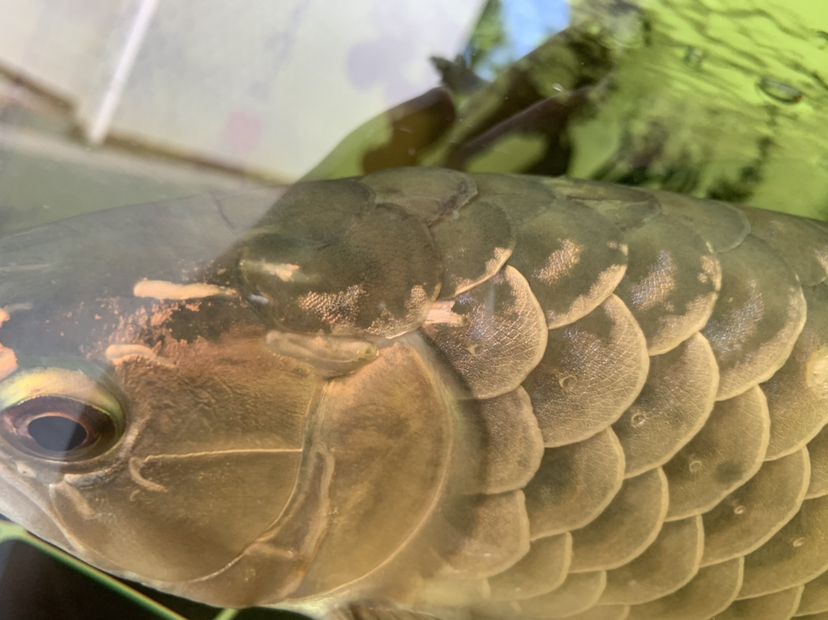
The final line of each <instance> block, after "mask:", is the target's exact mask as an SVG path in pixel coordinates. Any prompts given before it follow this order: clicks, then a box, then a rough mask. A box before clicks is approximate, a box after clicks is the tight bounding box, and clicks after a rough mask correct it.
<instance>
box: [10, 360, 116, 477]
mask: <svg viewBox="0 0 828 620" xmlns="http://www.w3.org/2000/svg"><path fill="white" fill-rule="evenodd" d="M0 406H2V409H0V434H2V436H3V437H4V438H5V439H6V440H8V441H9V443H11V444H12V445H14V447H15V448H17V449H18V450H21V451H23V452H25V453H27V454H29V455H31V456H35V457H38V458H42V459H47V460H52V461H60V462H69V461H72V462H74V461H80V460H85V459H90V458H93V457H95V456H98V455H99V454H102V453H103V452H105V451H107V450H108V449H109V448H111V447H112V446H113V445H114V444H115V443H117V441H118V439H119V438H120V435H121V433H122V430H123V415H122V411H121V407H120V405H119V404H118V401H117V399H115V398H114V397H113V396H112V395H111V394H110V393H109V392H108V391H107V390H106V389H105V388H104V387H102V386H100V385H99V384H97V383H96V382H94V381H92V380H91V379H90V378H89V377H88V376H87V375H85V374H83V373H81V372H78V371H72V370H64V369H53V368H52V369H39V370H33V371H24V372H22V373H20V374H19V375H13V376H12V377H11V378H10V379H9V380H7V382H6V383H4V384H3V385H2V386H0Z"/></svg>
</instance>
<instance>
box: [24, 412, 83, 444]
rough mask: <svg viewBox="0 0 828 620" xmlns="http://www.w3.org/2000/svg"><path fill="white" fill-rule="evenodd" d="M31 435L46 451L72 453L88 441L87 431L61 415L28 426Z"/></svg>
mask: <svg viewBox="0 0 828 620" xmlns="http://www.w3.org/2000/svg"><path fill="white" fill-rule="evenodd" d="M27 428H28V431H29V435H30V436H31V438H32V439H34V440H35V441H36V442H37V444H38V445H39V446H40V447H41V448H43V449H44V450H49V451H51V452H70V451H72V450H74V449H76V448H78V447H80V446H81V445H83V442H84V441H86V438H87V434H86V429H85V428H84V427H83V426H82V425H81V424H78V423H77V422H75V421H74V420H70V419H67V418H65V417H63V416H60V415H45V416H43V417H40V418H35V419H34V420H32V421H31V422H29V424H28V427H27Z"/></svg>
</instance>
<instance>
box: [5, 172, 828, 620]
mask: <svg viewBox="0 0 828 620" xmlns="http://www.w3.org/2000/svg"><path fill="white" fill-rule="evenodd" d="M826 278H828V231H826V228H825V227H824V226H823V225H822V224H820V223H816V222H812V221H807V220H803V219H797V218H794V217H791V216H785V215H781V214H773V213H770V212H764V211H756V210H751V209H749V208H742V207H735V206H731V205H728V204H724V203H717V202H712V201H703V200H697V199H693V198H688V197H684V196H679V195H674V194H670V193H664V192H659V191H649V190H642V189H632V188H624V187H620V186H613V185H605V184H598V183H589V182H577V181H570V180H566V179H560V178H541V177H523V176H510V175H498V174H491V175H468V174H463V173H459V172H454V171H448V170H442V169H427V168H417V169H414V168H411V169H397V170H388V171H383V172H379V173H376V174H372V175H369V176H367V177H362V178H353V179H344V180H338V181H326V182H311V183H304V184H298V185H296V186H294V187H293V188H291V189H290V190H288V191H287V192H286V193H285V194H284V195H283V196H282V197H281V198H280V199H279V200H278V201H277V202H276V204H275V206H273V207H272V208H268V207H267V206H265V204H264V203H263V201H261V200H259V201H257V200H242V199H240V198H239V199H235V200H234V199H231V200H225V201H216V200H213V199H209V198H195V199H190V200H184V201H179V202H176V203H167V204H152V205H143V206H137V207H129V208H123V209H115V210H112V211H109V212H105V213H98V214H95V215H91V216H84V217H80V218H75V219H71V220H67V221H65V222H62V223H59V224H53V225H50V226H46V227H43V228H38V229H33V230H30V231H27V232H22V233H18V234H16V235H13V236H9V237H6V238H3V239H1V240H0V307H2V308H3V310H2V311H0V322H1V323H2V325H0V343H1V344H2V348H0V410H1V411H0V512H3V513H5V514H7V515H9V516H10V517H11V518H12V519H14V520H15V521H17V522H19V523H20V524H22V525H24V526H25V527H27V528H29V529H30V530H31V531H32V532H34V533H36V534H37V535H39V536H41V537H43V538H45V539H47V540H49V541H51V542H53V543H54V544H56V545H58V546H60V547H62V548H64V549H66V550H68V551H69V552H70V553H72V554H75V555H77V556H78V557H80V558H82V559H84V560H86V561H88V562H90V563H91V564H93V565H95V566H98V567H100V568H102V569H104V570H106V571H110V572H112V573H115V574H117V575H121V576H124V577H127V578H130V579H135V580H139V581H141V582H144V583H146V584H149V585H151V586H153V587H155V588H158V589H160V590H164V591H168V592H172V593H175V594H178V595H181V596H185V597H189V598H192V599H196V600H200V601H205V602H207V603H211V604H214V605H219V606H232V607H242V606H253V605H264V606H274V607H280V608H286V609H293V610H298V611H302V612H304V613H307V614H309V615H311V616H314V617H319V618H322V617H329V618H378V619H387V618H420V617H435V618H445V619H452V618H481V619H483V618H527V619H534V618H564V617H566V618H578V619H581V620H583V619H587V618H589V619H601V620H612V619H615V618H619V619H620V618H629V619H643V618H651V619H665V618H682V619H687V618H699V619H702V618H712V617H714V616H715V617H716V618H718V619H720V620H722V619H725V618H727V619H731V618H751V619H762V618H788V617H791V616H792V615H793V614H794V613H796V614H798V615H801V614H807V613H816V612H823V611H826V610H828V572H826V571H828V433H826V432H823V431H822V429H823V426H824V424H825V423H826V421H828V288H826Z"/></svg>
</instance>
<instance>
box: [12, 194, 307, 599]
mask: <svg viewBox="0 0 828 620" xmlns="http://www.w3.org/2000/svg"><path fill="white" fill-rule="evenodd" d="M208 202H209V201H208ZM184 207H185V208H182V209H179V211H180V213H178V215H179V216H183V215H186V216H187V218H184V219H182V217H178V218H172V219H170V220H168V221H170V222H173V223H171V224H170V225H171V226H172V227H173V228H176V227H178V228H181V227H182V226H185V223H186V222H187V221H188V220H199V221H200V226H199V229H198V230H200V231H202V233H201V234H200V237H199V238H200V240H201V241H202V242H205V247H203V248H201V249H199V250H198V254H200V255H195V254H194V253H193V252H192V251H189V250H188V249H187V248H184V247H182V246H183V245H187V244H182V243H181V242H175V240H174V239H173V238H172V237H174V236H176V235H181V234H186V233H187V232H188V231H185V230H177V231H175V232H173V233H172V237H171V235H169V234H168V233H166V232H158V233H155V234H154V235H153V237H156V239H157V236H158V235H160V236H161V237H163V240H161V239H157V240H156V241H148V239H152V237H148V236H141V235H140V234H138V236H135V233H136V229H135V228H134V224H136V223H138V222H146V221H148V216H152V218H157V217H158V216H159V215H163V214H162V213H160V212H159V211H158V209H152V208H149V209H146V208H145V209H144V210H143V211H144V212H143V215H142V214H141V213H140V211H141V209H138V211H139V213H135V212H132V213H131V214H130V215H129V216H127V219H126V220H124V219H123V217H124V214H123V213H114V212H113V213H108V214H100V215H99V216H98V219H97V220H95V219H94V218H92V217H90V218H87V219H85V220H84V221H75V222H73V223H70V224H60V225H56V226H53V227H45V228H42V229H37V230H33V231H30V232H28V233H23V234H21V235H17V236H13V237H10V238H8V239H7V240H4V242H3V244H2V249H0V254H2V255H3V264H4V266H5V269H6V271H7V273H6V275H5V276H4V278H3V281H2V284H0V289H2V292H1V293H0V296H2V298H3V303H2V305H3V307H4V308H5V309H4V310H3V311H2V313H0V321H1V322H2V327H1V329H2V333H3V335H2V343H3V344H2V347H3V348H2V359H3V363H2V365H0V366H2V368H0V411H2V414H0V512H3V513H4V514H6V515H8V516H9V517H10V518H12V519H13V520H15V521H16V522H19V523H21V524H22V525H24V526H25V527H27V528H28V529H30V530H31V531H32V532H33V533H35V534H37V535H39V536H42V537H43V538H45V539H47V540H50V541H52V542H54V543H56V544H58V545H59V546H61V547H63V548H65V549H67V550H68V551H70V552H72V553H73V554H75V555H78V556H79V557H81V558H83V559H86V560H89V561H91V562H93V563H94V564H96V565H98V566H100V567H102V568H104V569H107V570H110V571H113V572H115V573H118V574H122V575H126V576H128V577H132V578H136V579H140V580H142V581H152V582H156V583H170V584H183V583H186V582H189V581H193V580H199V579H203V578H204V577H206V576H208V575H210V574H212V573H216V572H220V571H221V570H222V569H226V567H227V566H228V565H229V564H232V563H233V561H234V560H236V561H237V560H238V558H239V556H240V555H242V554H243V553H244V551H245V549H246V548H248V547H249V546H250V545H251V544H253V543H254V542H255V540H256V539H257V537H259V536H260V535H262V534H263V533H265V532H266V531H267V530H268V528H269V527H271V526H272V525H273V524H274V523H275V522H276V521H277V520H278V517H279V516H280V514H281V513H282V512H283V511H284V510H285V508H286V506H287V504H288V500H289V498H290V497H291V496H292V494H293V493H294V489H295V487H296V485H297V478H298V475H299V470H300V465H301V462H302V460H303V455H304V450H303V448H304V444H305V436H306V427H307V423H308V413H309V411H310V410H311V409H312V404H313V402H314V401H315V399H317V398H318V396H319V391H320V388H321V385H322V379H321V377H320V376H319V375H318V374H317V373H315V372H314V371H313V369H312V368H311V367H310V366H309V365H308V364H306V363H303V362H301V361H297V360H295V359H291V358H290V357H287V356H284V355H280V354H278V353H276V352H274V351H273V350H272V348H269V347H268V344H267V341H266V338H265V333H266V329H265V327H264V326H263V325H262V323H261V321H260V320H259V319H258V317H257V316H256V314H255V313H254V312H253V311H252V310H251V308H250V306H249V304H246V303H245V302H244V301H243V300H240V299H239V298H238V296H236V295H235V294H234V293H232V292H228V291H226V290H224V289H220V288H218V287H206V289H204V288H203V287H202V290H201V291H199V290H198V286H199V285H195V289H194V288H193V287H192V286H190V288H187V285H183V286H182V285H178V289H176V290H177V292H176V290H173V292H172V293H170V292H169V291H166V292H165V291H164V290H161V291H160V292H158V291H155V292H154V291H153V290H152V287H153V281H150V280H146V279H144V276H146V275H149V276H152V275H156V276H158V275H162V274H161V272H163V271H166V272H167V273H166V276H168V279H177V280H178V281H179V282H180V281H186V276H185V275H184V274H185V273H189V272H192V271H194V269H195V267H196V266H197V264H198V263H199V262H200V261H201V258H203V257H209V256H210V254H211V251H212V252H213V253H215V252H218V251H219V250H220V249H221V246H222V245H224V242H225V241H226V242H229V241H230V240H231V239H230V238H229V236H228V235H226V234H224V233H223V232H219V233H214V234H212V236H211V235H209V234H205V233H204V232H203V231H204V230H205V226H206V227H207V229H208V230H209V227H210V224H211V222H210V220H209V218H208V217H206V214H207V212H209V207H208V208H207V209H205V212H203V213H199V212H198V209H196V210H194V209H193V208H192V207H193V205H184ZM168 208H169V207H167V206H164V207H162V208H161V210H165V209H168ZM199 216H201V217H199ZM152 218H150V219H152ZM107 219H109V220H110V221H111V223H112V224H116V223H117V226H108V227H107V226H104V225H103V223H104V222H105V221H106V220H107ZM92 221H96V223H95V225H94V226H91V228H90V226H89V223H90V222H92ZM82 224H86V225H82ZM130 230H131V231H132V233H131V234H130V236H132V237H133V240H132V241H130V240H129V239H128V238H125V237H124V233H126V232H128V231H130ZM220 230H221V231H226V227H224V228H222V229H220ZM138 232H139V233H140V231H138ZM189 232H192V231H189ZM139 238H140V239H141V240H140V241H138V239H139ZM158 241H160V243H158ZM148 245H149V247H148ZM176 245H177V246H178V247H177V248H176ZM195 245H197V244H193V246H195ZM190 249H192V248H190ZM158 253H160V254H161V255H163V256H165V257H166V259H169V262H168V264H167V265H166V266H163V265H162V263H163V262H166V261H165V260H161V261H159V260H157V259H155V258H153V254H158ZM131 265H132V266H131ZM159 269H160V270H159ZM173 272H175V273H173ZM141 274H144V276H142V275H141ZM176 276H177V278H176ZM165 281H167V280H165ZM136 286H137V288H136ZM141 286H143V287H144V289H145V290H144V291H143V292H141V291H140V290H139V289H140V287H141ZM155 286H156V288H157V287H158V286H161V288H162V289H164V285H163V284H161V285H159V284H157V282H156V284H155ZM147 287H149V288H147ZM167 288H169V287H168V286H167ZM173 288H174V289H175V287H173ZM311 529H312V528H311ZM289 542H290V544H289V545H288V546H289V547H290V548H286V549H284V550H283V552H284V554H285V555H291V554H292V553H294V554H295V553H296V546H297V545H301V542H302V541H301V540H291V541H289Z"/></svg>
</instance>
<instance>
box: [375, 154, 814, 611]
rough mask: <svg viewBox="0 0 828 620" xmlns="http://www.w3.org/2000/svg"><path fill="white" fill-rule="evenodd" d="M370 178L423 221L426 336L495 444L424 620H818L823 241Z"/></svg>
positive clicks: (502, 180)
mask: <svg viewBox="0 0 828 620" xmlns="http://www.w3.org/2000/svg"><path fill="white" fill-rule="evenodd" d="M362 182H363V183H364V184H366V185H368V186H369V187H371V188H372V189H373V190H374V192H375V193H376V194H377V202H382V201H389V202H392V201H395V202H397V203H398V204H404V207H405V208H406V209H407V210H409V211H413V210H417V209H419V210H420V214H422V213H423V212H424V211H423V210H424V209H425V210H426V211H427V210H429V209H431V210H432V213H433V214H434V216H433V217H432V218H431V219H430V220H429V219H428V218H427V217H426V218H424V219H425V220H426V221H428V222H429V227H430V230H431V232H432V235H433V237H434V238H435V239H436V245H437V248H438V250H439V251H440V253H441V254H442V256H443V280H442V283H441V284H440V286H439V287H436V288H435V289H434V296H436V299H432V300H431V301H429V302H428V305H429V308H430V309H429V311H428V314H427V316H426V319H425V320H424V321H423V324H422V326H421V328H420V332H421V333H423V334H424V335H425V336H426V338H427V339H428V340H429V341H430V342H431V343H432V344H433V345H434V346H435V348H436V349H438V350H439V351H440V352H441V353H442V354H443V357H444V358H445V359H446V360H447V362H448V363H449V364H450V365H451V366H453V367H454V369H455V370H456V371H457V374H458V375H459V376H460V377H461V378H462V379H463V380H464V381H465V383H466V386H467V388H468V390H469V391H470V392H471V394H472V396H474V397H475V398H476V399H477V401H478V403H479V404H480V412H481V420H482V424H483V425H484V426H485V427H486V432H488V433H489V434H490V436H489V443H488V445H489V446H490V449H489V453H488V454H487V455H486V459H488V461H487V462H486V463H485V466H484V469H485V470H486V474H485V476H484V478H485V479H484V480H483V481H482V482H481V483H480V484H481V488H480V489H478V492H479V495H478V497H479V501H478V502H477V503H475V508H473V509H471V510H472V512H473V513H474V514H469V515H467V517H468V518H466V519H465V520H464V523H465V525H459V526H458V525H455V527H456V528H457V535H458V536H461V537H465V539H466V540H467V543H468V544H465V545H462V547H463V548H461V549H459V550H457V549H455V550H453V551H452V552H451V553H449V554H447V557H446V562H447V567H448V568H447V569H446V570H445V571H442V573H440V576H439V577H438V578H435V580H434V582H433V583H432V584H431V585H430V586H428V587H426V588H425V589H424V590H423V591H421V592H420V594H419V597H420V598H419V601H418V602H417V603H416V604H415V605H414V607H415V608H418V607H419V608H420V609H422V610H429V611H431V612H432V613H437V611H438V610H440V609H442V610H444V612H445V610H451V609H455V610H456V609H458V608H462V609H466V610H471V611H472V613H473V615H474V616H475V617H481V618H528V619H532V618H538V619H540V618H564V617H566V618H578V619H587V618H595V619H599V618H600V619H604V620H606V619H613V618H618V619H622V618H628V619H644V618H652V619H656V618H657V619H669V618H682V619H688V618H699V619H704V618H714V617H715V618H717V619H725V618H727V619H730V618H752V619H763V618H790V617H793V616H802V615H809V614H819V613H824V612H828V432H823V426H824V425H825V423H826V422H827V421H828V295H827V294H826V293H828V288H826V282H825V280H826V277H828V270H827V268H828V231H826V229H825V228H823V227H822V226H821V225H820V224H818V223H815V222H811V221H807V220H802V219H798V218H794V217H790V216H785V215H782V214H772V213H770V212H761V211H754V210H752V209H749V208H740V207H734V206H731V205H727V204H724V203H714V202H710V201H701V200H696V199H692V198H687V197H683V196H677V195H673V194H669V193H663V192H652V191H646V190H640V189H635V190H633V189H630V188H622V187H617V186H612V185H606V184H598V183H589V182H582V181H569V180H562V179H541V178H532V177H518V176H507V175H477V176H466V175H461V174H460V173H456V172H449V171H441V170H428V169H417V170H416V171H415V170H413V169H411V170H408V171H406V170H397V171H387V172H380V173H377V174H375V175H371V176H369V177H366V178H364V179H363V180H362ZM447 188H453V190H452V192H450V198H447V197H446V191H447ZM441 193H442V194H441ZM406 194H407V195H408V199H407V202H406V200H401V197H402V196H403V195H406ZM412 195H413V198H412ZM441 196H442V197H441ZM435 205H437V206H436V207H435ZM446 214H449V215H446ZM503 214H505V215H506V218H503V217H502V215H503ZM441 226H447V227H453V228H452V230H451V232H452V234H451V235H446V236H445V238H446V239H451V242H450V243H449V242H446V243H443V244H441V241H440V239H441V235H440V230H439V228H440V227H441ZM446 232H448V230H447V231H446ZM464 239H467V240H469V241H468V242H467V243H466V242H464V241H463V240H464ZM438 290H439V291H441V292H439V293H438V292H437V291H438ZM426 297H428V295H426ZM539 318H540V326H539V320H538V319H539ZM544 323H545V324H544ZM504 343H505V344H504ZM487 412H488V413H487ZM498 415H500V416H501V417H500V418H498ZM503 416H508V417H507V418H506V421H505V422H504V418H503ZM498 420H499V421H498ZM463 528H466V529H465V530H463ZM452 554H453V555H452ZM438 615H439V614H438ZM444 615H451V613H448V612H447V613H444Z"/></svg>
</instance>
